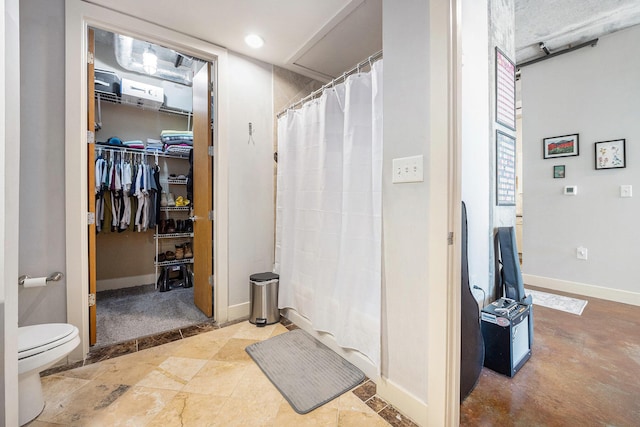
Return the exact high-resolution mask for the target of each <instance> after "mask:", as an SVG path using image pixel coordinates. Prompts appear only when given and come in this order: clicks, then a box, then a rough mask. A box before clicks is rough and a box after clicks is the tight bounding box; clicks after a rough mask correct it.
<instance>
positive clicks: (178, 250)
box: [176, 245, 184, 260]
mask: <svg viewBox="0 0 640 427" xmlns="http://www.w3.org/2000/svg"><path fill="white" fill-rule="evenodd" d="M176 259H177V260H180V259H184V248H183V247H182V245H176Z"/></svg>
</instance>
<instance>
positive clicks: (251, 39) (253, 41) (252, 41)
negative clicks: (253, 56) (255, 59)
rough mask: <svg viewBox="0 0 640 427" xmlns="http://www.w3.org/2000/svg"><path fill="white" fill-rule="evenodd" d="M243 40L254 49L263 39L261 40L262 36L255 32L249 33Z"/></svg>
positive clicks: (262, 42)
mask: <svg viewBox="0 0 640 427" xmlns="http://www.w3.org/2000/svg"><path fill="white" fill-rule="evenodd" d="M244 42H245V43H246V44H248V45H249V46H250V47H252V48H254V49H258V48H261V47H262V45H263V44H264V40H262V37H260V36H259V35H257V34H249V35H248V36H247V37H245V38H244Z"/></svg>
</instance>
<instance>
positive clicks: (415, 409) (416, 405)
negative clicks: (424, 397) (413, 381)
mask: <svg viewBox="0 0 640 427" xmlns="http://www.w3.org/2000/svg"><path fill="white" fill-rule="evenodd" d="M376 393H377V394H378V396H380V397H381V398H382V399H384V400H386V401H387V403H389V404H391V405H393V407H394V408H396V409H397V410H398V411H399V412H400V413H401V414H404V415H406V416H407V417H409V418H410V419H411V420H412V421H414V422H415V423H416V424H418V425H420V426H426V425H428V408H427V404H426V403H424V402H423V401H421V400H420V399H418V398H417V397H415V396H414V395H412V394H411V393H409V392H408V391H407V390H405V389H404V388H402V387H400V386H399V385H397V384H395V383H394V382H393V381H391V380H389V379H386V378H381V379H380V380H379V381H376Z"/></svg>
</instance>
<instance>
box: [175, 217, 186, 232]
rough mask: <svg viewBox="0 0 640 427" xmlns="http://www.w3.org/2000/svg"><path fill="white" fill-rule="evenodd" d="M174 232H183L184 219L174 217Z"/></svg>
mask: <svg viewBox="0 0 640 427" xmlns="http://www.w3.org/2000/svg"><path fill="white" fill-rule="evenodd" d="M176 233H184V221H183V220H181V219H176Z"/></svg>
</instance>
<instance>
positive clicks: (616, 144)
mask: <svg viewBox="0 0 640 427" xmlns="http://www.w3.org/2000/svg"><path fill="white" fill-rule="evenodd" d="M594 148H595V159H594V160H595V167H596V170H602V169H619V168H626V167H627V150H626V140H625V139H624V138H623V139H612V140H610V141H600V142H596V143H595V144H594Z"/></svg>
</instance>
